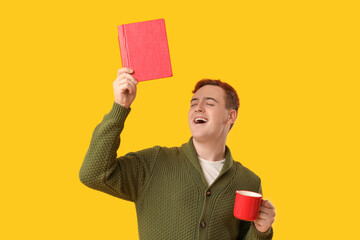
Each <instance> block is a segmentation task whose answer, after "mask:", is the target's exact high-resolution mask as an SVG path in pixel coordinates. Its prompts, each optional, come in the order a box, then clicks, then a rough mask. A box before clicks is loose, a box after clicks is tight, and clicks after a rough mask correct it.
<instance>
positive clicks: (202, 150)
mask: <svg viewBox="0 0 360 240" xmlns="http://www.w3.org/2000/svg"><path fill="white" fill-rule="evenodd" d="M193 143H194V147H195V149H196V152H197V154H198V156H199V157H200V158H202V159H205V160H208V161H214V162H215V161H219V160H222V159H224V158H225V145H226V139H225V140H224V141H201V142H200V141H197V140H195V139H194V138H193Z"/></svg>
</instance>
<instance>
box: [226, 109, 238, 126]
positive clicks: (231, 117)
mask: <svg viewBox="0 0 360 240" xmlns="http://www.w3.org/2000/svg"><path fill="white" fill-rule="evenodd" d="M236 118H237V113H236V110H234V109H232V110H230V111H229V115H228V121H227V123H228V124H233V123H235V120H236Z"/></svg>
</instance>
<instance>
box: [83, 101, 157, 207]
mask: <svg viewBox="0 0 360 240" xmlns="http://www.w3.org/2000/svg"><path fill="white" fill-rule="evenodd" d="M129 113H130V109H127V108H125V107H123V106H121V105H119V104H117V103H115V102H114V104H113V107H112V109H111V111H110V112H109V113H108V114H107V115H105V117H104V118H103V120H102V122H101V123H100V124H99V125H98V126H97V127H96V128H95V130H94V133H93V135H92V139H91V142H90V147H89V149H88V151H87V153H86V155H85V159H84V161H83V164H82V166H81V169H80V173H79V177H80V181H81V182H82V183H83V184H85V185H86V186H88V187H90V188H92V189H95V190H99V191H102V192H105V193H107V194H110V195H112V196H115V197H118V198H121V199H125V200H128V201H136V199H137V197H138V196H139V194H140V193H141V191H142V189H143V187H144V186H145V184H146V182H147V181H148V179H149V177H150V173H151V170H152V167H153V166H154V162H155V160H156V157H157V155H158V153H159V152H160V147H154V148H149V149H145V150H142V151H139V152H134V153H128V154H126V155H125V156H122V157H117V150H118V148H119V146H120V134H121V132H122V130H123V128H124V122H125V119H126V117H127V116H128V114H129Z"/></svg>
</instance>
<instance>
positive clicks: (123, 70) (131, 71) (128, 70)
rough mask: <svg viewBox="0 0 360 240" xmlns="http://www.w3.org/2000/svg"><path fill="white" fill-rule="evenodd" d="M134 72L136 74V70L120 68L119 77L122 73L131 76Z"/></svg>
mask: <svg viewBox="0 0 360 240" xmlns="http://www.w3.org/2000/svg"><path fill="white" fill-rule="evenodd" d="M133 72H134V70H132V69H131V68H126V67H124V68H120V69H119V70H118V72H117V75H118V76H119V75H120V74H122V73H129V74H130V73H133Z"/></svg>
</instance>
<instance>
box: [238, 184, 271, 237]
mask: <svg viewBox="0 0 360 240" xmlns="http://www.w3.org/2000/svg"><path fill="white" fill-rule="evenodd" d="M257 192H258V193H260V194H262V188H261V181H259V189H258V191H257ZM272 237H273V229H272V227H270V228H269V229H268V230H267V231H266V232H260V231H258V230H257V229H256V227H255V225H254V223H253V222H251V223H250V228H249V230H248V232H247V234H246V235H245V237H244V240H271V239H272Z"/></svg>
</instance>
